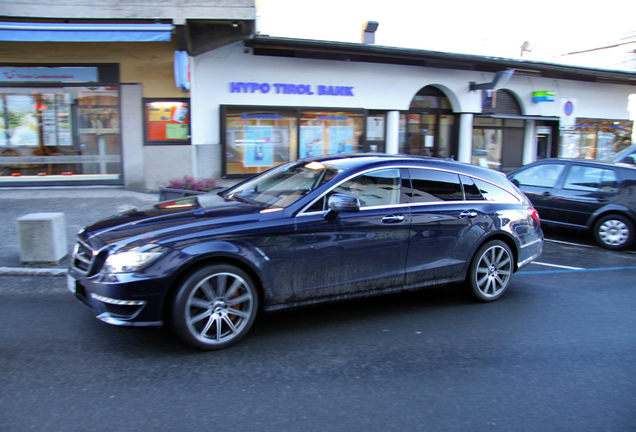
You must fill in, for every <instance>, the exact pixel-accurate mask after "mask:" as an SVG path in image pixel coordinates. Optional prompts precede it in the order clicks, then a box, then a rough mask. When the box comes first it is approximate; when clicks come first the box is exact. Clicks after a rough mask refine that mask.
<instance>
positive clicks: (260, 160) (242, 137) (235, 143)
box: [223, 109, 298, 175]
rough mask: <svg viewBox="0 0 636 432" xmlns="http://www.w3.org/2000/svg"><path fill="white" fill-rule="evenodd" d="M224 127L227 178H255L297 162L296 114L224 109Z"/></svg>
mask: <svg viewBox="0 0 636 432" xmlns="http://www.w3.org/2000/svg"><path fill="white" fill-rule="evenodd" d="M223 123H224V125H225V144H224V156H225V158H224V159H225V174H227V175H242V174H256V173H260V172H263V171H266V170H268V169H269V168H272V167H274V166H277V165H280V164H283V163H285V162H289V161H291V160H295V159H296V152H297V150H296V149H297V138H296V129H297V124H298V120H297V113H296V111H292V110H280V111H271V110H260V109H227V110H226V111H225V115H224V119H223Z"/></svg>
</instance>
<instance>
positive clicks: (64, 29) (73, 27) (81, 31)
mask: <svg viewBox="0 0 636 432" xmlns="http://www.w3.org/2000/svg"><path fill="white" fill-rule="evenodd" d="M173 29H174V26H173V25H172V24H83V23H82V24H66V23H22V22H20V23H18V22H0V41H13V42H169V41H170V38H171V36H172V30H173Z"/></svg>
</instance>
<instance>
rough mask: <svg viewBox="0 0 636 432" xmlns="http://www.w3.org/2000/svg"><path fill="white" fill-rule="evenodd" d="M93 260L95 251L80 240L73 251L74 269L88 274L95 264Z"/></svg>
mask: <svg viewBox="0 0 636 432" xmlns="http://www.w3.org/2000/svg"><path fill="white" fill-rule="evenodd" d="M93 258H94V254H93V249H91V247H90V246H89V245H88V244H86V243H84V242H83V241H82V240H78V241H77V244H76V245H75V249H74V250H73V261H72V266H73V268H75V269H76V270H79V271H80V272H81V273H84V274H87V273H88V272H89V270H90V268H91V264H92V263H93Z"/></svg>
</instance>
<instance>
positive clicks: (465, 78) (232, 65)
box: [192, 43, 635, 144]
mask: <svg viewBox="0 0 636 432" xmlns="http://www.w3.org/2000/svg"><path fill="white" fill-rule="evenodd" d="M246 51H247V52H246ZM493 76H494V74H490V73H481V72H470V71H453V70H447V69H434V68H423V67H416V66H400V65H383V64H371V63H359V62H342V61H328V60H314V59H298V58H281V57H266V56H254V55H252V54H251V52H250V50H249V49H247V48H244V46H243V44H242V43H235V44H233V45H229V46H226V47H223V48H221V49H218V50H215V51H210V52H208V53H206V54H203V55H200V56H198V57H196V58H194V59H193V88H195V89H196V90H193V92H192V110H193V118H192V124H193V143H194V144H218V143H219V142H220V135H219V134H220V129H219V105H222V104H228V105H271V106H292V107H296V106H307V107H341V108H365V109H380V110H406V109H408V107H409V105H410V103H411V100H412V98H413V96H414V95H415V94H416V93H417V92H418V90H420V89H421V88H422V87H425V86H427V85H435V86H437V87H438V88H440V89H442V90H443V91H444V92H445V93H446V95H447V96H448V97H449V99H450V100H451V103H452V105H453V110H454V111H455V112H456V113H475V114H478V113H480V112H481V95H480V93H479V92H477V91H473V92H470V91H469V90H468V85H469V82H471V81H474V82H478V83H480V82H489V81H491V80H492V78H493ZM231 82H257V83H269V84H270V85H271V86H272V87H271V89H270V91H269V93H267V94H263V93H261V92H259V91H257V92H255V93H231V92H230V83H231ZM274 83H286V84H309V85H311V86H312V90H314V92H315V88H316V86H318V85H334V86H335V85H338V86H353V93H354V96H353V97H351V96H319V95H316V94H314V95H286V94H276V92H275V89H274V87H273V84H274ZM506 89H508V90H510V91H511V92H513V93H514V94H515V95H516V96H517V97H518V99H519V101H520V103H521V109H522V113H523V114H524V115H532V116H547V117H559V116H560V115H561V103H560V101H561V99H562V98H564V97H569V98H576V99H577V101H578V104H577V107H576V108H577V116H579V117H589V118H599V119H616V120H619V119H629V112H628V110H627V104H628V97H629V94H630V93H632V92H634V90H635V89H634V87H632V86H627V85H616V84H602V83H591V82H580V81H566V80H555V79H547V78H537V77H525V76H513V77H512V79H511V80H510V82H509V83H508V85H507V86H506ZM539 90H548V91H554V92H555V93H556V100H555V102H541V103H533V102H532V92H533V91H539Z"/></svg>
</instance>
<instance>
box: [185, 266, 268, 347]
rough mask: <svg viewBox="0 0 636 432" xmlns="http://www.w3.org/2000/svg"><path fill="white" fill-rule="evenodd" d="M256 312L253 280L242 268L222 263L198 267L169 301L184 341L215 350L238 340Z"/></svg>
mask: <svg viewBox="0 0 636 432" xmlns="http://www.w3.org/2000/svg"><path fill="white" fill-rule="evenodd" d="M257 311H258V293H257V291H256V288H255V285H254V282H252V279H251V278H250V277H249V275H248V274H247V273H245V272H244V271H243V270H241V269H239V268H237V267H234V266H231V265H225V264H217V265H212V266H209V267H205V268H203V269H200V270H198V271H196V272H194V273H193V274H191V275H190V276H189V277H188V278H187V279H186V280H185V282H183V284H182V285H181V287H180V288H179V291H178V292H177V295H176V296H175V299H174V302H173V304H172V326H173V329H174V331H175V333H176V334H177V336H178V337H179V338H180V339H181V340H182V341H183V342H185V343H187V344H189V345H191V346H194V347H196V348H199V349H202V350H218V349H223V348H227V347H229V346H231V345H234V344H235V343H237V342H238V341H239V340H240V339H241V338H242V337H243V336H245V334H246V333H247V332H248V331H249V329H250V327H252V324H253V323H254V319H255V318H256V313H257Z"/></svg>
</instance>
